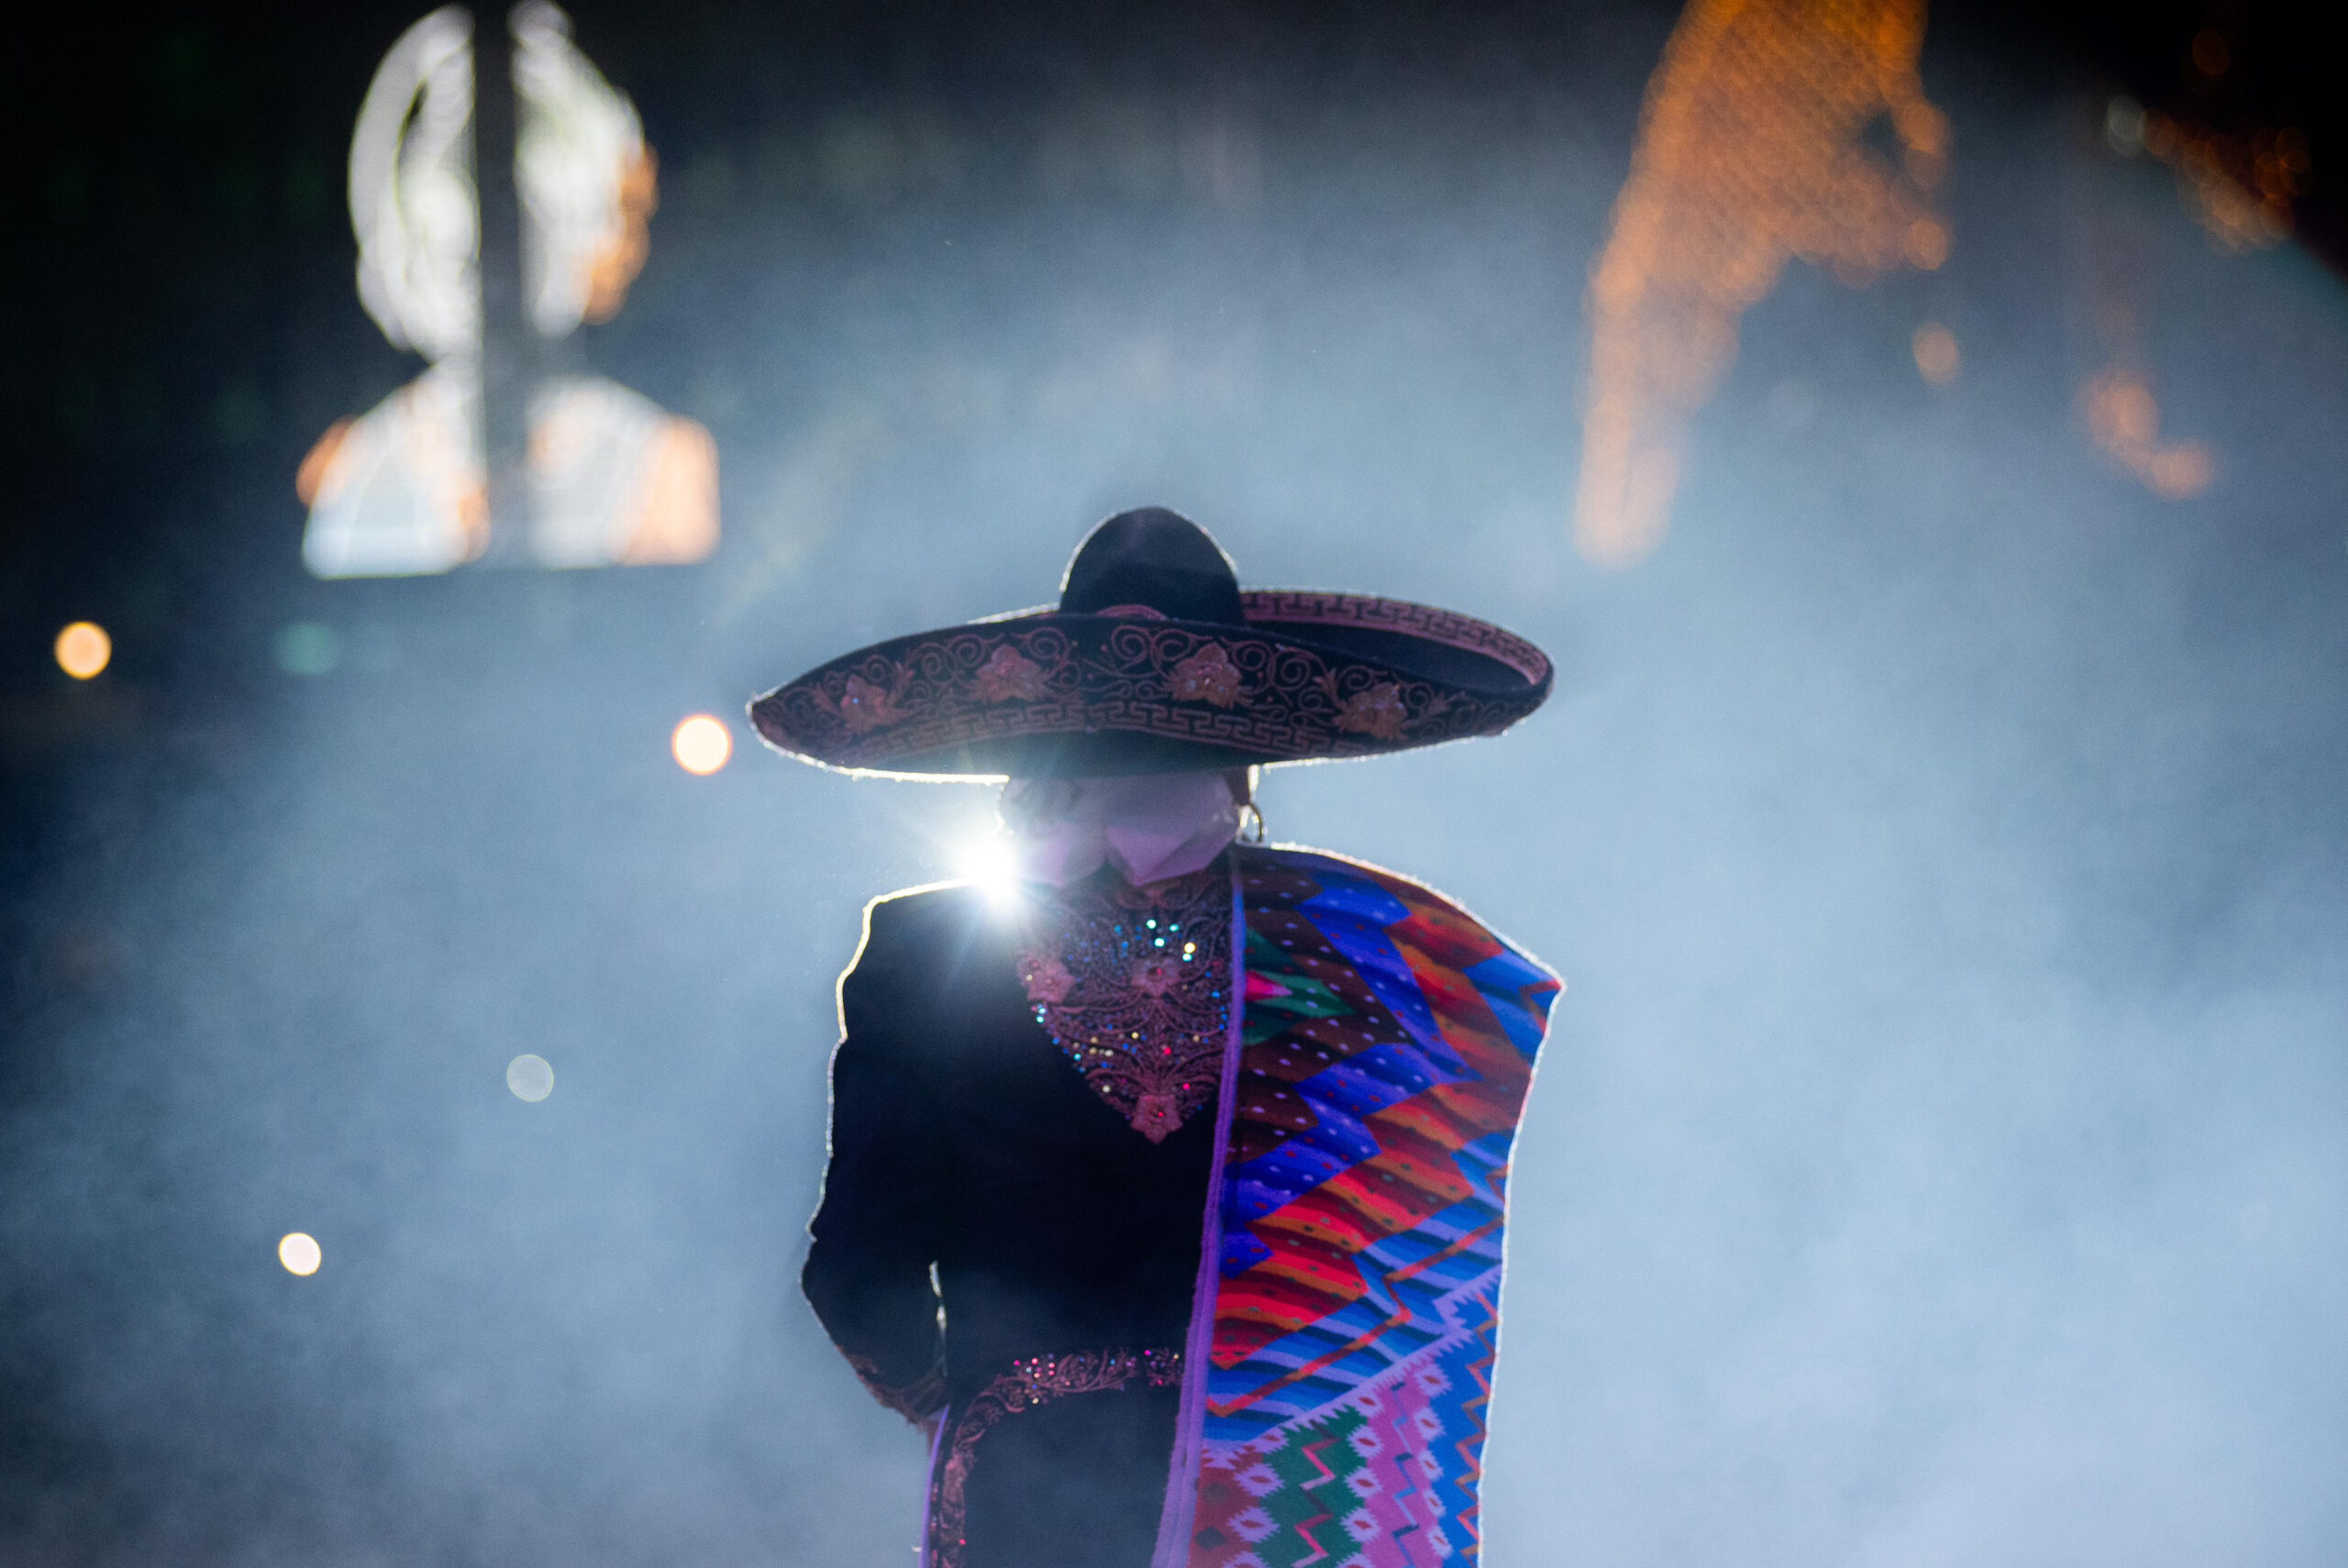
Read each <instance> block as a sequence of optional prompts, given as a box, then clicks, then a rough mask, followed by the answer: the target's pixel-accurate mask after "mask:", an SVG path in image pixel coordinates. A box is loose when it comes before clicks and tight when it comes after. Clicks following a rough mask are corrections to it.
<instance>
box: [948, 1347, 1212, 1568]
mask: <svg viewBox="0 0 2348 1568" xmlns="http://www.w3.org/2000/svg"><path fill="white" fill-rule="evenodd" d="M1136 1381H1138V1382H1139V1383H1140V1384H1141V1385H1142V1386H1144V1387H1147V1388H1179V1387H1180V1386H1181V1385H1182V1353H1181V1351H1180V1350H1179V1349H1166V1350H1146V1351H1125V1350H1116V1351H1080V1352H1077V1353H1075V1354H1073V1355H1039V1356H1036V1357H1034V1358H1032V1359H1030V1360H1027V1361H1014V1362H1013V1363H1012V1364H1011V1370H1010V1371H1009V1372H1006V1373H1004V1374H1003V1375H1002V1376H1000V1377H997V1378H995V1379H993V1380H992V1381H991V1382H989V1383H988V1384H987V1386H985V1387H984V1388H982V1389H980V1391H979V1394H978V1397H976V1398H974V1399H972V1400H971V1401H970V1403H969V1407H968V1408H965V1409H963V1410H961V1411H960V1412H958V1413H957V1414H956V1416H955V1417H954V1426H953V1430H952V1431H951V1432H949V1433H948V1434H947V1442H946V1445H945V1447H944V1449H943V1450H942V1451H941V1452H940V1453H939V1456H938V1466H937V1478H936V1493H935V1494H934V1495H933V1496H932V1497H931V1499H930V1510H929V1562H930V1568H960V1564H961V1562H962V1550H963V1548H964V1547H966V1546H967V1545H969V1540H968V1539H967V1538H966V1537H965V1536H964V1535H963V1533H962V1530H963V1524H964V1521H965V1520H966V1518H968V1516H969V1484H970V1466H971V1465H972V1463H975V1462H976V1460H977V1458H978V1452H979V1440H980V1439H981V1438H983V1437H985V1436H986V1435H987V1432H988V1430H990V1429H991V1428H992V1427H993V1426H994V1424H995V1423H996V1422H997V1421H1000V1420H1002V1419H1003V1418H1004V1417H1005V1416H1011V1415H1016V1414H1018V1413H1019V1412H1020V1411H1022V1410H1032V1409H1034V1408H1036V1406H1038V1405H1048V1404H1050V1403H1051V1402H1052V1401H1053V1400H1055V1399H1059V1398H1065V1397H1067V1396H1069V1395H1070V1394H1106V1393H1113V1392H1115V1391H1117V1390H1121V1389H1124V1388H1126V1387H1129V1386H1132V1385H1133V1384H1134V1383H1135V1382H1136Z"/></svg>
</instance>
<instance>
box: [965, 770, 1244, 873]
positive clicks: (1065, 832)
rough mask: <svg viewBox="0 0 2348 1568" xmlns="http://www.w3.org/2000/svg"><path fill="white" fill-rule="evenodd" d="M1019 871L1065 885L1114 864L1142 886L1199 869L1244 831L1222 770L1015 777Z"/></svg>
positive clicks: (1006, 808) (1007, 806)
mask: <svg viewBox="0 0 2348 1568" xmlns="http://www.w3.org/2000/svg"><path fill="white" fill-rule="evenodd" d="M1002 820H1003V823H1004V824H1005V825H1006V826H1008V827H1009V828H1010V829H1011V837H1012V844H1013V854H1014V856H1015V857H1016V860H1017V863H1018V868H1019V876H1020V878H1022V879H1023V880H1024V881H1030V882H1049V883H1051V884H1052V885H1053V886H1055V887H1065V886H1067V885H1068V884H1069V883H1070V882H1073V881H1076V880H1078V879H1079V878H1084V877H1089V876H1091V874H1092V873H1093V872H1095V871H1097V870H1099V869H1100V868H1101V867H1102V866H1103V865H1104V864H1114V865H1115V866H1116V867H1117V869H1118V870H1119V871H1121V872H1123V873H1124V878H1125V880H1126V881H1128V882H1131V883H1134V884H1135V885H1136V886H1138V885H1140V884H1142V883H1144V882H1157V881H1162V880H1164V879H1165V878H1168V877H1180V876H1182V875H1183V874H1184V873H1186V872H1191V871H1196V870H1198V869H1199V868H1200V867H1203V866H1204V865H1206V864H1207V862H1209V861H1211V860H1213V858H1214V857H1215V856H1218V855H1220V854H1222V853H1223V849H1224V845H1227V844H1229V843H1230V842H1231V841H1232V840H1233V839H1234V838H1236V837H1237V836H1238V834H1239V803H1238V802H1237V801H1235V800H1233V799H1232V798H1231V786H1230V785H1228V784H1226V783H1225V782H1224V778H1223V775H1221V774H1220V773H1145V774H1136V775H1134V776H1132V777H1129V778H1014V779H1013V780H1012V781H1011V782H1010V783H1009V784H1006V785H1005V786H1003V790H1002Z"/></svg>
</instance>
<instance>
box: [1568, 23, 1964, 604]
mask: <svg viewBox="0 0 2348 1568" xmlns="http://www.w3.org/2000/svg"><path fill="white" fill-rule="evenodd" d="M1923 37H1924V6H1923V0H1689V6H1688V8H1687V10H1686V11H1685V12H1683V13H1682V14H1681V16H1680V18H1679V25H1678V28H1675V29H1674V30H1673V32H1672V35H1671V39H1670V42H1668V43H1667V44H1666V45H1665V46H1664V53H1663V61H1662V62H1661V63H1660V64H1659V65H1657V66H1656V72H1655V75H1654V76H1653V77H1652V78H1651V79H1650V80H1649V82H1648V83H1647V98H1646V106H1645V111H1644V112H1643V114H1642V116H1641V120H1640V127H1639V143H1638V147H1637V149H1636V150H1635V151H1634V152H1633V154H1632V158H1631V176H1630V179H1629V180H1628V181H1627V182H1625V183H1624V184H1623V193H1622V195H1621V196H1620V197H1619V198H1618V199H1617V200H1616V202H1615V205H1614V226H1613V232H1612V233H1611V235H1610V236H1609V237H1608V239H1607V243H1606V248H1605V251H1604V252H1603V253H1602V254H1601V255H1600V257H1599V259H1598V264H1597V266H1596V268H1595V269H1594V270H1593V271H1592V273H1591V277H1590V285H1589V315H1590V326H1591V337H1590V368H1589V401H1588V405H1587V413H1586V414H1585V416H1584V423H1583V429H1582V458H1581V480H1580V487H1579V493H1578V496H1577V497H1576V501H1575V513H1574V535H1575V541H1576V543H1577V544H1578V546H1579V547H1580V549H1581V552H1582V554H1583V555H1584V556H1586V557H1588V558H1589V559H1591V560H1593V561H1596V562H1599V563H1600V564H1601V565H1607V566H1628V565H1630V564H1631V563H1633V562H1634V561H1636V560H1638V559H1640V558H1642V557H1644V556H1645V554H1646V553H1647V552H1648V551H1649V550H1651V549H1653V548H1654V547H1655V545H1656V540H1657V539H1659V538H1661V537H1662V535H1663V531H1664V528H1665V527H1666V525H1667V523H1668V521H1669V516H1670V507H1671V498H1672V495H1673V492H1674V491H1676V490H1677V489H1678V482H1679V467H1680V457H1679V442H1680V434H1681V429H1682V426H1683V425H1684V423H1685V421H1686V418H1687V415H1688V414H1689V413H1690V412H1692V411H1693V410H1695V409H1696V408H1698V407H1700V405H1701V404H1702V403H1703V402H1704V401H1705V399H1707V398H1709V397H1710V396H1711V393H1712V389H1713V388H1714V387H1715V386H1716V385H1718V384H1719V381H1720V378H1721V376H1722V373H1723V372H1724V371H1726V370H1727V369H1728V366H1729V364H1730V362H1731V361H1732V360H1733V359H1735V357H1736V333H1737V323H1738V320H1739V318H1740V317H1742V316H1743V315H1744V311H1745V308H1746V307H1747V306H1749V305H1751V304H1754V303H1755V302H1756V301H1758V300H1760V299H1761V298H1763V297H1764V296H1765V295H1767V293H1769V291H1770V290H1771V289H1772V288H1774V287H1776V286H1777V282H1778V273H1779V272H1780V271H1783V269H1784V267H1785V263H1786V259H1787V258H1789V257H1800V259H1803V260H1805V261H1809V262H1811V263H1813V264H1815V265H1819V266H1824V267H1829V268H1831V269H1833V272H1834V274H1835V276H1837V277H1838V278H1841V279H1842V280H1843V281H1844V282H1850V283H1858V282H1865V281H1866V280H1867V279H1869V278H1872V277H1874V276H1875V275H1877V273H1880V272H1883V271H1888V270H1889V269H1891V268H1894V267H1898V266H1901V265H1906V266H1911V267H1921V268H1924V269H1926V270H1930V269H1932V268H1934V267H1938V266H1939V265H1940V264H1941V263H1942V262H1943V261H1944V260H1945V259H1947V256H1948V246H1949V231H1948V226H1947V224H1946V223H1945V222H1944V220H1943V219H1942V218H1940V217H1939V216H1938V215H1935V214H1934V213H1933V212H1932V211H1931V210H1930V208H1929V207H1928V205H1927V204H1926V202H1925V199H1924V192H1925V190H1926V189H1927V188H1929V187H1930V186H1932V185H1933V184H1934V183H1935V182H1938V180H1939V178H1940V176H1941V173H1942V171H1943V169H1944V167H1945V164H1946V160H1947V154H1948V122H1947V119H1946V116H1944V115H1942V113H1941V112H1940V111H1939V110H1938V109H1936V108H1934V107H1933V105H1931V104H1930V103H1929V102H1927V101H1926V100H1925V98H1924V94H1923V87H1922V83H1920V82H1919V81H1918V79H1917V75H1916V57H1917V53H1918V51H1919V50H1920V49H1921V48H1922V44H1923ZM1877 116H1889V118H1890V122H1891V126H1892V129H1893V131H1894V133H1895V134H1896V136H1897V137H1898V138H1899V143H1900V145H1901V148H1902V149H1903V157H1902V166H1901V168H1899V169H1897V170H1895V169H1893V168H1892V167H1891V166H1890V165H1889V164H1888V163H1887V162H1885V161H1884V160H1882V159H1881V158H1879V157H1878V156H1877V155H1876V154H1875V153H1874V152H1872V151H1870V150H1868V149H1866V147H1865V146H1864V145H1863V144H1862V143H1861V141H1860V133H1861V132H1862V131H1863V130H1865V129H1866V126H1867V125H1868V123H1869V122H1870V121H1872V120H1874V119H1876V118H1877Z"/></svg>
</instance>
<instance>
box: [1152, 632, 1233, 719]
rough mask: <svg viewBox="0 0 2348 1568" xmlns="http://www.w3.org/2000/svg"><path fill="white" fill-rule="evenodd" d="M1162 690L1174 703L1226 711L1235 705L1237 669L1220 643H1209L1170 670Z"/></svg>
mask: <svg viewBox="0 0 2348 1568" xmlns="http://www.w3.org/2000/svg"><path fill="white" fill-rule="evenodd" d="M1166 690H1167V694H1168V696H1170V697H1172V698H1173V699H1174V701H1177V702H1212V703H1213V704H1214V705H1215V706H1216V707H1218V708H1228V707H1230V706H1232V705H1233V704H1234V703H1235V702H1237V701H1239V668H1238V666H1236V665H1235V664H1233V663H1232V662H1231V655H1230V654H1228V653H1226V652H1224V646H1223V645H1222V644H1221V643H1209V644H1208V645H1207V646H1204V647H1202V648H1201V649H1200V650H1199V651H1198V652H1196V653H1194V654H1192V655H1191V657H1188V658H1186V659H1184V660H1182V661H1181V662H1180V664H1177V665H1176V666H1175V667H1174V673H1173V676H1172V678H1171V679H1168V681H1167V683H1166Z"/></svg>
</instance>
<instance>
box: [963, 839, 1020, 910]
mask: <svg viewBox="0 0 2348 1568" xmlns="http://www.w3.org/2000/svg"><path fill="white" fill-rule="evenodd" d="M954 868H955V870H956V871H958V872H959V873H960V874H961V876H962V878H963V879H964V880H966V881H968V882H969V884H970V885H971V886H972V887H974V888H976V889H979V891H980V892H981V893H983V894H984V895H986V900H987V902H989V903H991V904H993V905H995V906H996V907H998V908H1003V907H1007V906H1009V905H1011V904H1014V903H1016V902H1018V901H1019V860H1018V857H1017V856H1014V855H1013V853H1012V849H1011V837H1010V835H1009V834H1001V833H996V834H988V835H986V836H985V837H983V838H974V839H971V840H970V841H969V842H968V843H966V844H964V845H962V847H961V850H960V852H959V853H958V854H957V855H956V856H954Z"/></svg>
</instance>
